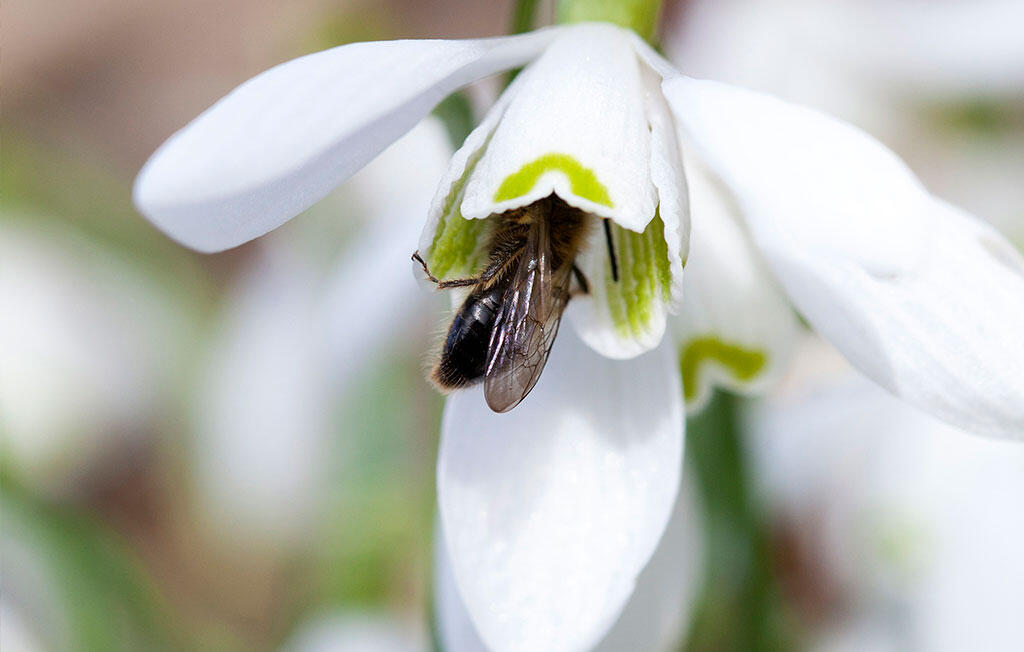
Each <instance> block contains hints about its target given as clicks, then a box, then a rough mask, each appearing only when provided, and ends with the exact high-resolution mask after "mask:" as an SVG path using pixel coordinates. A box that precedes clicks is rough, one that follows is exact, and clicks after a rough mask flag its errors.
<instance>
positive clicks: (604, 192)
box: [494, 154, 612, 208]
mask: <svg viewBox="0 0 1024 652" xmlns="http://www.w3.org/2000/svg"><path fill="white" fill-rule="evenodd" d="M552 171H554V172H561V173H562V174H564V175H565V176H566V177H568V178H569V187H570V188H571V189H572V192H573V194H574V195H576V196H577V197H580V198H582V199H587V200H589V201H592V202H594V203H595V204H601V205H602V206H607V207H609V208H611V207H612V199H611V197H609V196H608V189H607V188H605V187H604V184H602V183H601V182H600V181H598V180H597V175H596V174H594V171H593V170H591V169H590V168H587V167H584V166H583V165H581V164H580V162H579V161H577V160H576V159H574V158H573V157H571V156H569V155H568V154H545V155H544V156H541V157H540V158H538V159H537V160H535V161H533V162H531V163H527V164H526V165H524V166H523V167H521V168H519V171H518V172H516V173H514V174H510V175H509V176H507V177H505V180H504V181H502V182H501V185H500V186H499V187H498V191H497V192H496V193H494V201H496V202H499V201H508V200H509V199H515V198H516V197H522V196H523V195H525V194H526V193H528V192H530V191H531V190H533V187H534V186H535V185H537V180H538V179H540V177H541V176H542V175H543V174H544V173H546V172H552Z"/></svg>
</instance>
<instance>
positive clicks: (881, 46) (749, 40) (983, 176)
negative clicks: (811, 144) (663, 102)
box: [665, 0, 1024, 245]
mask: <svg viewBox="0 0 1024 652" xmlns="http://www.w3.org/2000/svg"><path fill="white" fill-rule="evenodd" d="M1021 24H1024V3H1021V2H1019V1H1018V0H948V1H945V2H919V1H917V0H697V1H695V2H691V3H689V4H688V5H687V8H686V10H685V11H684V12H683V13H682V14H681V15H680V20H679V21H678V24H677V25H676V26H674V27H673V28H672V29H670V30H667V33H666V39H665V47H666V50H667V51H668V53H669V57H670V58H671V59H672V60H673V61H676V62H677V63H679V64H681V65H682V66H684V67H685V69H686V70H688V71H690V72H691V73H692V74H694V75H699V76H707V77H712V78H715V79H721V80H722V81H727V82H729V83H735V84H739V85H742V86H747V87H749V88H753V89H756V90H760V91H764V92H769V93H774V94H778V95H779V96H780V97H782V98H784V99H787V100H791V101H795V102H801V103H804V104H807V105H809V106H813V107H815V108H819V109H822V110H825V111H828V112H830V113H833V114H835V115H837V116H839V117H842V118H843V119H845V120H849V121H851V122H853V123H854V124H856V125H858V126H860V127H862V128H864V129H866V130H868V131H870V132H871V133H872V134H875V135H876V136H878V137H879V138H881V139H882V140H883V141H884V142H885V143H886V144H888V145H889V146H891V147H893V148H894V149H895V150H896V151H897V152H899V153H900V155H902V156H904V157H907V158H908V160H909V162H910V163H911V165H912V167H913V168H914V170H915V171H916V172H917V173H918V174H919V175H921V177H922V179H923V180H924V181H925V183H926V184H927V185H928V186H929V187H931V188H934V189H937V190H938V191H939V192H941V194H942V195H943V196H946V197H948V198H950V199H951V200H953V201H954V202H956V203H958V204H961V205H963V206H965V207H966V208H968V209H969V210H971V211H972V212H974V213H976V214H977V215H979V216H980V217H983V218H985V219H986V220H989V221H990V222H992V223H993V224H994V225H996V226H997V227H998V228H999V229H1000V230H1001V231H1003V232H1004V233H1006V234H1007V235H1008V236H1009V237H1010V238H1011V239H1012V240H1013V241H1014V242H1015V243H1017V244H1018V245H1021V244H1024V184H1021V183H1020V179H1021V178H1024V157H1022V156H1021V155H1020V152H1021V151H1024V122H1022V121H1021V115H1024V40H1022V39H1021V38H1020V29H1019V26H1020V25H1021ZM978 110H980V111H983V112H987V113H989V114H990V115H989V116H988V117H987V118H986V117H983V118H982V119H988V120H995V121H996V122H997V124H994V125H989V126H987V127H980V128H981V129H986V128H987V129H995V130H996V131H994V132H993V133H985V132H981V133H979V132H977V131H965V127H964V126H963V125H958V124H956V123H955V122H954V120H955V119H956V116H957V114H960V113H963V112H965V111H966V112H971V111H978ZM1003 123H1005V124H1003ZM973 129H975V130H977V129H979V127H973Z"/></svg>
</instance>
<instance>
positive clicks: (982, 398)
mask: <svg viewBox="0 0 1024 652" xmlns="http://www.w3.org/2000/svg"><path fill="white" fill-rule="evenodd" d="M665 89H666V94H667V95H668V97H669V101H670V103H672V107H673V110H674V111H675V113H676V116H677V118H678V119H679V120H680V121H681V123H682V126H683V127H684V128H685V129H686V131H687V133H688V135H689V136H690V137H691V138H693V139H694V140H695V142H696V144H697V145H698V146H699V148H700V150H701V152H702V153H703V154H704V155H705V158H706V160H707V161H708V163H709V164H710V165H711V167H712V168H713V169H715V170H716V171H717V172H718V173H719V174H720V175H721V177H722V179H723V181H725V182H726V183H727V184H728V185H729V187H730V189H731V190H732V191H733V192H734V193H735V195H736V197H737V199H738V200H739V201H740V203H741V207H742V208H743V213H744V216H745V217H746V218H747V222H748V225H749V227H750V229H751V232H752V233H753V236H754V240H755V242H756V244H757V245H758V247H759V248H760V249H761V251H762V253H763V254H764V256H765V258H766V260H767V261H768V263H769V265H770V266H771V267H772V269H773V271H774V272H775V273H776V275H777V276H778V278H779V280H780V282H781V283H782V285H783V287H784V288H785V290H786V292H787V293H788V294H789V296H790V299H791V300H792V301H793V302H794V304H795V305H796V307H797V308H798V309H799V310H800V312H801V313H802V314H803V315H804V316H805V317H806V319H807V320H808V321H809V322H810V323H811V325H812V326H813V327H814V328H815V330H817V331H818V332H819V333H821V334H822V335H824V336H825V337H826V338H828V339H829V340H830V341H831V342H832V343H833V344H835V345H836V347H837V348H839V350H840V351H842V352H843V354H844V355H845V356H846V357H847V358H848V359H849V360H850V361H851V362H852V363H853V364H854V365H855V366H856V367H857V368H858V369H860V370H861V371H862V372H864V373H865V374H867V375H868V376H869V377H871V378H872V379H873V380H875V381H876V382H878V383H879V384H881V385H882V386H884V387H886V388H888V389H889V390H890V391H892V392H894V393H895V394H897V395H899V396H901V397H903V398H904V399H906V400H908V401H910V402H911V403H914V404H915V405H918V406H919V407H921V408H923V409H925V410H927V411H929V412H931V413H933V414H935V415H936V416H939V417H941V418H943V419H946V420H948V421H949V422H951V423H954V424H956V425H959V426H960V427H962V428H964V429H966V430H969V431H973V432H979V433H986V434H991V435H996V436H1008V437H1022V436H1024V372H1022V371H1021V370H1022V369H1024V337H1021V333H1024V271H1022V270H1024V261H1022V260H1021V257H1020V255H1019V254H1018V253H1016V252H1015V250H1014V249H1013V248H1012V247H1011V246H1010V245H1009V244H1008V243H1007V242H1006V241H1005V240H1004V239H1003V238H1002V237H1001V236H1000V235H998V234H997V233H996V232H995V231H994V230H992V229H991V228H989V227H987V226H985V225H983V224H982V223H980V222H979V221H977V220H975V219H974V218H972V217H971V216H969V215H965V214H963V213H962V212H960V211H958V210H957V209H955V208H953V207H951V206H949V205H947V204H945V203H943V202H941V201H939V200H937V199H935V198H933V197H931V196H930V195H929V194H928V193H927V192H926V191H925V190H924V189H923V188H922V187H921V185H920V183H919V182H918V181H917V180H916V179H915V178H914V177H913V175H912V174H911V173H910V172H909V170H907V168H906V167H905V166H904V165H903V164H902V163H901V162H900V161H899V159H897V158H896V157H895V155H894V154H892V153H891V152H889V151H888V150H887V149H885V148H884V147H882V146H881V145H880V144H879V143H878V142H876V141H874V140H873V139H871V138H870V137H869V136H867V135H866V134H864V133H862V132H860V131H858V130H856V129H855V128H853V127H850V126H848V125H845V124H843V123H840V122H838V121H835V120H832V119H830V118H827V117H825V116H822V115H821V114H818V113H816V112H814V111H811V110H808V109H804V108H800V107H795V106H792V105H789V104H786V103H784V102H781V101H779V100H777V99H774V98H771V97H767V96H763V95H759V94H757V93H752V92H750V91H744V90H740V89H736V88H732V87H729V86H725V85H722V84H716V83H712V82H702V81H696V80H691V79H686V78H681V77H680V78H675V79H673V80H671V81H668V82H666V83H665Z"/></svg>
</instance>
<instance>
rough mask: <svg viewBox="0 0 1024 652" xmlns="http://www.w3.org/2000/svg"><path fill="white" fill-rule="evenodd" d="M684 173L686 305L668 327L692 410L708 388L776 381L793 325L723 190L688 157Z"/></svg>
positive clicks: (753, 387)
mask: <svg viewBox="0 0 1024 652" xmlns="http://www.w3.org/2000/svg"><path fill="white" fill-rule="evenodd" d="M686 170H687V173H688V178H689V180H690V206H691V208H692V210H693V214H694V216H695V219H694V223H693V231H692V236H691V237H692V242H693V249H692V253H691V256H690V260H689V262H688V263H687V265H686V275H685V277H684V278H683V286H684V288H685V290H684V296H685V297H686V303H685V304H684V306H683V309H682V310H681V311H680V313H679V315H677V316H676V317H675V318H674V319H673V325H674V330H675V332H676V335H677V338H678V340H679V355H680V365H681V366H682V370H683V391H684V392H685V394H686V407H687V409H688V410H691V411H692V410H697V409H700V408H701V407H702V406H703V405H704V403H705V401H706V400H707V399H708V397H709V396H710V395H711V389H712V387H714V386H715V385H719V386H722V387H726V388H729V389H732V390H737V391H742V392H752V391H759V390H761V389H763V388H764V387H765V386H766V385H768V384H770V383H771V382H773V381H775V380H777V379H778V378H779V376H781V375H782V373H784V372H785V370H786V368H787V367H788V362H789V359H790V357H791V354H792V351H793V346H794V343H795V340H796V336H797V333H798V332H799V326H798V324H797V319H796V315H795V314H794V313H793V310H792V308H791V307H790V305H789V301H788V300H787V299H786V297H785V295H783V294H782V291H781V290H780V289H779V287H778V285H777V284H776V282H775V280H774V278H772V276H771V273H770V272H769V271H768V269H767V268H766V266H765V265H764V263H763V261H762V260H761V257H760V254H759V253H758V252H757V251H756V250H755V249H754V246H753V243H752V242H751V241H750V236H749V234H748V233H747V230H746V228H745V227H744V226H743V224H742V223H741V222H740V217H739V214H738V208H737V207H736V205H735V203H734V200H733V198H732V197H731V196H730V195H729V193H728V191H727V190H726V189H725V188H724V187H723V186H722V185H721V183H720V182H719V181H718V180H717V179H715V178H714V177H713V176H712V175H711V174H710V173H709V172H708V171H707V170H706V169H705V168H704V167H703V166H702V165H701V164H700V163H699V162H698V161H696V160H694V159H693V158H692V157H691V158H688V159H687V160H686Z"/></svg>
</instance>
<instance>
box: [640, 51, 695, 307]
mask: <svg viewBox="0 0 1024 652" xmlns="http://www.w3.org/2000/svg"><path fill="white" fill-rule="evenodd" d="M644 72H645V74H644V85H645V87H646V88H647V120H648V122H649V123H650V126H651V181H652V182H653V183H654V187H655V189H656V190H657V191H658V215H659V216H660V217H661V219H662V221H663V222H664V223H665V244H666V245H667V246H668V257H669V264H670V266H671V267H670V271H671V272H672V302H673V305H674V306H678V305H679V303H680V302H681V301H682V298H683V296H682V295H683V266H684V265H686V261H687V259H688V257H689V253H690V203H689V192H688V188H687V184H686V173H685V171H684V170H683V158H682V154H681V153H680V151H679V141H678V139H677V135H676V130H675V121H673V119H672V113H671V111H670V109H669V106H668V103H667V102H666V101H665V97H664V96H663V95H662V94H661V89H660V85H661V78H660V77H658V76H657V74H656V73H655V72H654V71H652V70H649V69H648V70H645V71H644Z"/></svg>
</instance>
